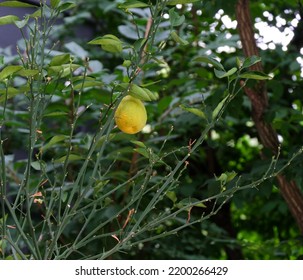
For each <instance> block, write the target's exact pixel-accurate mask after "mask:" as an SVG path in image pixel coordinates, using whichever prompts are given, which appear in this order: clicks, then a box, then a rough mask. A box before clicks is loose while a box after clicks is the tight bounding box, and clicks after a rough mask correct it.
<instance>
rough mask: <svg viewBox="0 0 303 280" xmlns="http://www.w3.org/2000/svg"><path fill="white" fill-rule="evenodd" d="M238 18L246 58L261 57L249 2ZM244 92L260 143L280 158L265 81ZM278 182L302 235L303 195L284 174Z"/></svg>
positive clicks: (241, 5)
mask: <svg viewBox="0 0 303 280" xmlns="http://www.w3.org/2000/svg"><path fill="white" fill-rule="evenodd" d="M236 18H237V22H238V31H239V35H240V39H241V43H242V48H243V52H244V55H245V56H246V57H250V56H252V55H256V56H259V51H258V48H257V44H256V41H255V38H254V31H253V23H252V19H251V15H250V9H249V0H238V2H237V5H236ZM251 70H256V71H261V72H262V71H263V67H262V64H261V62H259V63H257V64H255V65H253V66H252V67H251ZM244 91H245V93H246V95H247V96H248V98H249V99H250V101H251V104H252V119H253V121H254V123H255V126H256V129H257V132H258V136H259V139H260V141H261V143H262V144H263V146H264V147H265V148H267V149H270V150H271V151H272V153H273V154H274V155H277V153H278V150H279V141H278V135H277V132H276V131H275V129H274V128H273V126H272V125H271V124H270V123H267V122H266V121H265V119H264V113H265V111H266V109H267V107H268V96H267V90H266V83H265V82H264V81H260V82H257V83H256V84H255V86H254V87H253V88H248V87H245V88H244ZM277 181H278V184H279V188H280V192H281V194H282V196H283V198H284V199H285V201H286V203H287V205H288V208H289V210H290V212H291V213H292V215H293V217H294V219H295V220H296V222H297V225H298V227H299V229H300V232H301V234H302V235H303V194H302V192H301V190H300V189H299V187H298V186H297V184H296V182H295V181H288V180H287V179H286V178H285V176H283V174H280V175H278V176H277Z"/></svg>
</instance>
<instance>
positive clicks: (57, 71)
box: [48, 64, 80, 78]
mask: <svg viewBox="0 0 303 280" xmlns="http://www.w3.org/2000/svg"><path fill="white" fill-rule="evenodd" d="M79 67H80V65H78V64H63V65H61V66H51V67H49V68H48V74H49V75H50V76H52V75H59V76H60V77H61V78H63V77H66V76H68V75H70V73H71V72H73V71H75V70H76V69H78V68H79Z"/></svg>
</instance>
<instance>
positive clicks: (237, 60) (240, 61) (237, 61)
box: [236, 57, 243, 69]
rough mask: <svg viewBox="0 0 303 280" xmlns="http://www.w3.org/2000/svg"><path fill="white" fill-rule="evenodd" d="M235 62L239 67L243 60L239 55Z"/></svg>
mask: <svg viewBox="0 0 303 280" xmlns="http://www.w3.org/2000/svg"><path fill="white" fill-rule="evenodd" d="M236 64H237V67H238V68H239V69H240V68H242V66H243V61H242V60H241V59H240V58H239V57H236Z"/></svg>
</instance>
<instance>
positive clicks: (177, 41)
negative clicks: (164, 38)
mask: <svg viewBox="0 0 303 280" xmlns="http://www.w3.org/2000/svg"><path fill="white" fill-rule="evenodd" d="M170 35H171V37H172V39H173V40H174V41H175V42H176V43H178V44H180V45H183V46H186V45H188V44H189V43H188V41H186V40H184V39H182V38H181V37H179V35H178V34H177V33H176V31H172V32H171V33H170Z"/></svg>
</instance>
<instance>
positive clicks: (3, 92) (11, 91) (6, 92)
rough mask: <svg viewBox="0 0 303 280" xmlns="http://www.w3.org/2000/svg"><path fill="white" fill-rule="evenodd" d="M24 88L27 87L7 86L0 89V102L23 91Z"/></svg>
mask: <svg viewBox="0 0 303 280" xmlns="http://www.w3.org/2000/svg"><path fill="white" fill-rule="evenodd" d="M26 90H28V89H27V88H18V89H16V88H13V87H9V88H7V89H0V102H3V101H4V100H6V99H10V98H13V97H14V96H16V95H18V94H21V93H24V92H25V91H26Z"/></svg>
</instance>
